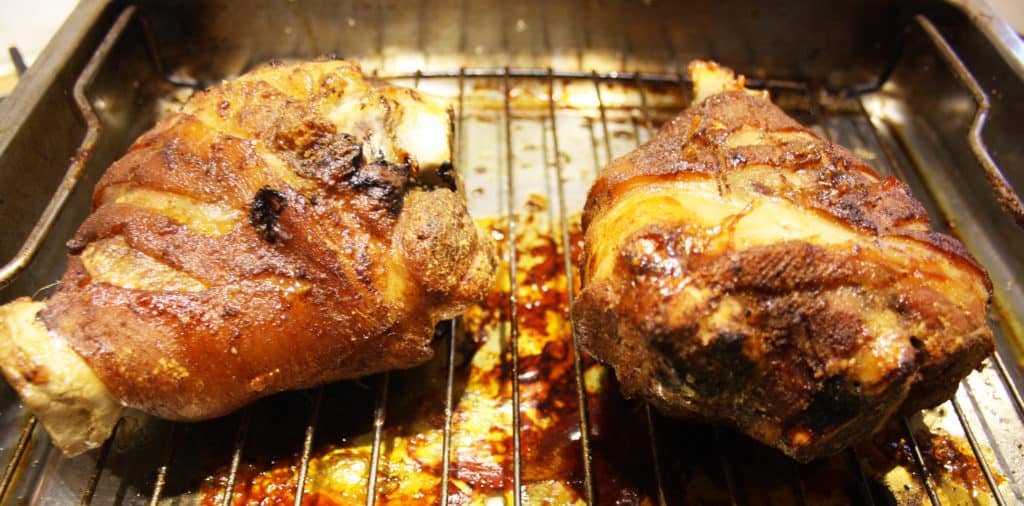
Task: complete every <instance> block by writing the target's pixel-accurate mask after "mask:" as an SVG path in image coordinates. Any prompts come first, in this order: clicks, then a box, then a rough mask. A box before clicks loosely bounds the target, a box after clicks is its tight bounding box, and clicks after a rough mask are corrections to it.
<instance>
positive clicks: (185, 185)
mask: <svg viewBox="0 0 1024 506" xmlns="http://www.w3.org/2000/svg"><path fill="white" fill-rule="evenodd" d="M452 130H453V129H452V121H451V112H450V109H449V108H448V107H447V105H446V104H444V103H442V102H440V101H439V100H437V99H434V98H431V97H429V96H426V95H423V94H420V93H418V92H416V91H414V90H411V89H406V88H399V87H395V86H389V85H382V84H378V83H371V82H369V81H367V80H365V79H364V78H363V75H362V73H361V70H360V68H359V66H358V65H356V64H354V63H350V62H345V61H318V62H303V63H286V64H271V65H267V66H264V67H261V68H259V69H256V70H254V71H253V72H250V73H248V74H246V75H243V76H241V77H239V78H237V79H235V80H232V81H229V82H225V83H223V84H221V85H220V86H217V87H215V88H212V89H210V90H208V91H205V92H202V93H199V94H197V95H196V96H194V97H193V98H192V99H191V100H189V102H188V103H187V104H185V106H184V107H183V109H182V110H181V111H180V112H178V113H175V114H172V115H170V116H169V117H167V118H165V119H163V120H162V121H160V122H159V123H158V124H157V125H156V126H155V127H153V129H152V130H150V131H149V132H147V133H146V134H144V135H143V136H142V137H141V138H139V139H138V140H137V141H136V143H135V144H134V145H133V146H132V147H131V149H130V150H129V151H128V153H127V154H125V156H124V157H123V158H121V159H120V160H118V161H117V162H115V163H114V164H113V165H112V166H111V167H110V168H109V169H108V170H107V172H106V173H105V175H104V176H103V178H102V179H101V180H100V182H99V183H98V184H97V186H96V189H95V192H94V195H93V203H94V207H93V212H92V214H91V215H90V216H89V217H88V218H87V219H86V220H85V222H84V223H83V224H82V225H81V227H80V228H79V230H78V232H77V234H76V235H75V237H74V238H73V239H72V240H71V241H70V242H69V243H68V246H69V249H70V254H69V256H68V269H67V272H66V274H65V275H64V278H63V280H62V283H61V284H60V287H59V288H58V289H57V291H56V293H55V294H54V295H53V296H52V297H51V298H50V300H48V301H46V302H45V303H32V302H29V301H28V300H27V299H19V300H18V301H15V302H14V303H12V305H11V306H8V308H7V309H6V310H5V311H4V312H0V317H2V318H3V319H4V322H5V323H4V324H3V325H0V341H4V342H5V344H4V345H3V346H0V351H2V352H3V353H2V356H0V365H2V366H3V371H4V373H5V374H6V375H7V377H8V379H9V381H10V382H11V384H12V385H13V386H14V387H15V388H16V389H17V390H18V391H19V393H20V394H21V395H22V396H23V397H24V398H25V399H26V400H27V401H28V400H29V399H30V398H33V399H35V401H33V402H29V403H28V406H29V408H30V409H32V410H33V411H34V412H35V414H36V415H37V416H38V417H40V419H41V421H42V422H43V424H44V426H46V427H47V428H48V429H50V430H51V433H52V434H54V435H55V436H56V435H57V434H56V432H58V431H55V430H54V429H53V427H56V426H57V425H58V424H60V422H58V421H55V420H54V417H51V416H50V413H51V412H55V411H54V410H53V409H51V408H48V407H46V406H47V404H48V402H50V403H52V402H61V403H64V404H67V405H70V407H69V408H68V409H67V410H66V411H68V412H76V413H79V412H80V413H84V414H81V416H79V417H78V418H77V420H79V421H82V423H79V424H77V425H78V426H79V430H78V432H77V433H75V434H68V433H67V432H68V431H67V430H65V429H66V426H67V425H69V424H67V423H65V424H63V425H62V428H61V429H60V431H59V432H61V437H59V438H56V437H55V441H56V443H57V444H58V445H59V446H61V447H62V448H63V449H64V450H65V452H67V453H69V454H73V453H77V452H80V451H82V450H84V449H87V448H88V447H93V446H96V445H97V444H99V442H102V441H103V439H104V438H105V437H106V435H107V434H109V432H110V430H111V428H112V427H113V425H114V422H116V419H117V417H116V416H98V415H97V416H91V415H89V413H90V412H91V411H90V410H93V411H94V407H95V406H97V405H102V406H103V407H104V408H110V406H111V405H116V406H117V407H118V408H119V406H121V405H124V406H129V407H132V408H137V409H140V410H142V411H145V412H148V413H151V414H154V415H157V416H160V417H163V418H168V419H174V420H198V419H204V418H211V417H215V416H219V415H223V414H225V413H228V412H230V411H232V410H234V409H236V408H238V407H240V406H242V405H243V404H246V403H248V402H251V401H252V400H254V399H256V398H259V397H262V396H266V395H269V394H272V393H275V392H279V391H282V390H291V389H300V388H306V387H311V386H314V385H319V384H323V383H326V382H330V381H334V380H338V379H343V378H354V377H358V376H363V375H367V374H371V373H374V372H379V371H385V370H389V369H396V368H406V367H411V366H414V365H417V364H420V363H422V362H424V361H425V360H427V359H428V358H429V357H430V355H431V347H430V341H431V338H432V336H433V329H434V326H435V325H436V324H437V323H438V322H439V321H440V320H442V319H446V318H451V317H453V316H454V315H457V314H459V313H460V312H461V311H463V310H464V309H465V308H466V307H468V306H469V305H471V304H472V303H474V302H475V301H477V300H479V299H480V298H482V297H483V296H484V295H485V294H486V293H487V292H488V290H489V289H490V287H491V284H492V281H493V277H494V270H495V257H494V246H493V243H492V241H491V240H490V239H489V238H488V237H487V236H486V235H485V234H484V233H483V232H481V231H479V230H478V229H477V228H476V226H475V224H474V222H473V220H472V219H471V217H470V216H469V215H468V213H467V211H466V207H465V203H464V200H463V199H462V197H461V196H460V194H459V189H458V181H457V178H456V174H455V172H454V170H453V167H452V163H451V161H452ZM29 334H31V339H28V338H26V336H27V335H29ZM47 340H51V341H53V343H50V344H46V341H47ZM24 343H30V344H32V345H31V346H29V345H26V344H24ZM40 343H42V344H40ZM69 354H70V355H69ZM61 357H63V358H61ZM76 359H78V361H76ZM54 361H59V362H61V363H64V362H67V363H75V364H77V365H76V366H75V368H73V369H68V370H67V371H66V374H67V375H77V376H78V378H80V379H81V382H82V384H83V385H91V386H92V387H95V388H93V389H92V390H89V391H87V392H85V393H84V394H82V395H79V392H76V390H75V389H73V388H68V387H66V385H64V384H63V383H62V384H59V385H50V386H47V385H46V382H47V381H48V378H49V380H52V378H55V377H56V378H58V379H60V378H59V375H58V376H54V375H39V374H33V373H32V371H31V370H29V368H31V367H37V366H38V367H42V368H46V367H51V366H53V364H54V363H55V362H54ZM79 362H81V363H79ZM79 366H80V367H79ZM62 381H63V380H62ZM85 394H88V395H85ZM47 396H49V399H46V397H47ZM40 406H43V407H40ZM111 409H113V408H111ZM107 411H109V409H107V410H106V411H104V413H106V412H107ZM71 425H74V424H71Z"/></svg>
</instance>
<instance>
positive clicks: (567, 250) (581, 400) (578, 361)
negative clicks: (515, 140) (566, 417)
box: [547, 68, 597, 505]
mask: <svg viewBox="0 0 1024 506" xmlns="http://www.w3.org/2000/svg"><path fill="white" fill-rule="evenodd" d="M553 74H554V73H553V71H552V70H551V69H550V68H549V69H548V79H547V81H548V119H549V121H551V138H552V147H553V149H554V152H555V156H554V162H555V180H556V181H557V183H556V189H557V192H558V214H559V218H560V220H559V221H561V233H562V255H563V259H562V260H563V262H564V264H565V280H566V283H565V284H566V286H567V287H568V288H566V290H568V292H569V293H568V294H567V296H568V297H567V298H568V299H569V314H572V312H573V307H574V306H573V299H574V297H573V295H574V293H573V290H574V287H575V286H576V284H575V279H574V278H575V276H574V274H573V262H572V243H571V238H570V235H569V212H568V210H566V207H565V184H564V182H563V180H562V157H561V155H560V152H561V147H560V146H559V143H558V120H557V119H556V117H555V79H554V75H553ZM569 325H570V329H571V333H572V365H573V371H574V373H575V376H576V378H575V379H576V403H577V405H578V409H579V417H580V420H579V427H580V448H581V450H580V451H581V453H582V455H581V456H582V459H583V492H584V495H586V499H587V504H590V505H593V504H597V498H596V495H595V492H594V470H593V461H592V457H591V448H590V408H589V405H588V403H587V388H586V382H585V380H584V378H583V355H582V353H583V349H582V347H581V346H580V341H579V336H577V335H576V326H575V325H574V324H573V323H572V321H570V322H569Z"/></svg>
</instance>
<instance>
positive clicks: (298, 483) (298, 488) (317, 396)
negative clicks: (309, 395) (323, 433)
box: [295, 387, 324, 506]
mask: <svg viewBox="0 0 1024 506" xmlns="http://www.w3.org/2000/svg"><path fill="white" fill-rule="evenodd" d="M323 398H324V388H323V387H320V388H317V389H316V390H315V391H314V392H313V407H312V408H311V409H310V413H309V423H307V424H306V432H305V435H304V436H303V438H302V457H300V459H299V476H298V478H297V479H296V480H295V506H302V497H303V496H304V495H305V494H306V476H307V474H308V473H309V458H310V455H312V453H313V439H314V438H315V437H316V425H317V422H318V421H319V420H320V405H321V403H322V402H323Z"/></svg>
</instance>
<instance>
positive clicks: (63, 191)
mask: <svg viewBox="0 0 1024 506" xmlns="http://www.w3.org/2000/svg"><path fill="white" fill-rule="evenodd" d="M134 15H135V6H128V7H126V8H125V9H124V11H122V12H121V14H120V15H118V17H117V20H116V21H114V24H113V25H111V27H110V31H108V32H107V34H106V36H105V37H103V41H102V42H100V45H99V46H98V47H97V48H96V52H95V53H93V55H92V57H91V58H90V59H89V63H87V64H86V66H85V68H83V69H82V73H81V74H79V76H78V79H77V80H76V81H75V86H74V89H73V91H72V93H73V96H74V99H75V104H76V105H77V106H78V110H79V112H80V113H81V115H82V119H83V120H84V121H85V125H86V132H85V136H84V137H83V138H82V142H81V144H79V145H78V150H77V151H76V152H75V156H73V157H72V158H71V164H70V165H68V170H67V172H65V173H64V178H63V179H61V182H60V185H59V186H57V191H55V192H54V193H53V196H52V197H51V198H50V202H49V203H48V204H47V205H46V209H44V210H43V214H42V215H41V216H40V217H39V220H38V221H36V224H35V226H33V227H32V231H31V232H30V233H29V234H28V237H27V238H26V239H25V242H24V243H22V245H21V248H20V249H19V250H18V253H17V254H15V255H14V258H12V259H11V260H10V261H8V262H7V263H6V264H5V265H4V266H3V267H2V268H0V288H3V287H4V286H7V284H8V283H10V282H11V280H12V279H14V276H16V275H18V273H19V272H21V271H22V270H24V269H25V267H28V264H29V262H30V261H31V260H32V257H33V256H35V254H36V252H38V251H39V246H40V245H42V243H43V239H45V238H46V235H47V234H48V233H49V232H50V229H51V228H52V227H53V223H54V222H55V221H56V220H57V216H58V215H60V212H61V210H62V209H64V205H65V204H66V203H67V200H68V196H70V195H71V192H72V190H74V189H75V185H76V184H77V183H78V180H79V178H81V176H82V171H83V169H84V168H85V165H86V163H87V162H88V161H89V159H90V158H92V153H93V150H94V149H95V148H96V142H97V141H98V140H99V138H100V133H101V132H102V130H103V128H102V126H101V125H100V121H99V118H98V117H97V116H96V111H95V110H94V109H93V107H92V104H91V103H90V102H89V99H88V98H87V97H86V94H85V93H86V90H87V89H88V88H89V87H90V86H91V85H92V83H93V80H94V79H95V78H96V74H97V72H98V70H99V68H100V67H101V66H102V65H103V62H105V61H106V60H107V55H109V54H110V51H111V49H113V47H114V45H115V43H116V42H117V41H118V39H120V37H121V34H123V33H124V30H125V27H127V26H128V23H129V21H131V19H132V17H133V16H134Z"/></svg>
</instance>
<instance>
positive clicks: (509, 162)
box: [502, 69, 523, 506]
mask: <svg viewBox="0 0 1024 506" xmlns="http://www.w3.org/2000/svg"><path fill="white" fill-rule="evenodd" d="M510 77H511V75H510V74H509V72H508V69H505V74H504V80H503V86H502V90H503V92H504V95H505V115H504V116H505V167H506V170H507V172H506V176H507V185H508V188H507V191H508V199H507V203H508V234H507V235H506V237H507V240H508V276H509V286H510V287H511V289H510V291H509V301H508V302H509V329H510V332H509V333H510V341H511V342H510V344H509V348H510V351H511V354H512V452H513V453H512V486H513V487H514V488H515V490H514V491H513V493H512V497H513V504H514V505H515V506H521V505H522V503H523V490H522V466H523V463H522V447H521V444H522V442H521V441H520V435H519V432H520V430H521V429H522V425H521V422H520V419H519V418H520V413H519V301H518V299H519V297H518V295H517V294H516V291H517V288H518V284H517V282H516V263H517V262H516V257H517V256H518V254H517V252H516V221H517V220H516V203H515V155H513V153H512V98H511V96H510V93H511V88H510V86H511V85H510V83H509V81H510Z"/></svg>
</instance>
